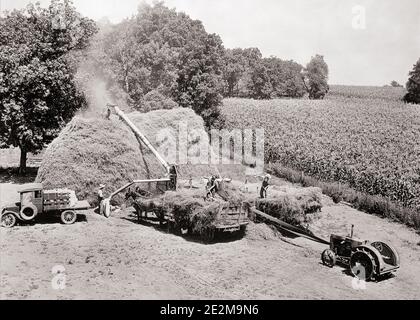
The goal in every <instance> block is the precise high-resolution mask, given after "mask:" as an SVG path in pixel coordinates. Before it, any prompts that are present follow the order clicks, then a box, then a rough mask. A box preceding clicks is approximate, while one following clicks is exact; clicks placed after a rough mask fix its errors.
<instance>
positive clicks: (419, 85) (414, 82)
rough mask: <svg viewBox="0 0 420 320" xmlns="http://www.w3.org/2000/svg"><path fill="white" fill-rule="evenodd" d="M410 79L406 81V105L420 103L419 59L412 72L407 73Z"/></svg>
mask: <svg viewBox="0 0 420 320" xmlns="http://www.w3.org/2000/svg"><path fill="white" fill-rule="evenodd" d="M409 76H410V78H409V79H408V81H407V85H406V88H407V91H408V93H407V94H406V95H405V97H404V101H405V102H408V103H418V104H419V103H420V59H419V60H418V61H417V63H416V64H415V65H414V67H413V70H411V71H410V73H409Z"/></svg>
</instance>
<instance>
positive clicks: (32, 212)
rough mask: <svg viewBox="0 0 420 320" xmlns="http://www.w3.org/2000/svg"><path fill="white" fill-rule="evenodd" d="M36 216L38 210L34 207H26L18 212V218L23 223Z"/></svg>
mask: <svg viewBox="0 0 420 320" xmlns="http://www.w3.org/2000/svg"><path fill="white" fill-rule="evenodd" d="M37 215H38V209H37V207H35V206H34V205H27V206H25V207H23V208H22V210H21V211H20V217H21V218H22V220H24V221H31V220H33V219H35V217H36V216H37Z"/></svg>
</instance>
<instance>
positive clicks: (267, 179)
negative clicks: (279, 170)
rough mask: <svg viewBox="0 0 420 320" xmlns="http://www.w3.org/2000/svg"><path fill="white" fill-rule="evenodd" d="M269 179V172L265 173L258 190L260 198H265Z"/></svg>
mask: <svg viewBox="0 0 420 320" xmlns="http://www.w3.org/2000/svg"><path fill="white" fill-rule="evenodd" d="M270 179H271V176H270V175H269V174H267V175H266V176H265V177H264V180H263V183H262V186H261V190H260V197H261V199H265V198H267V189H268V185H269V184H268V183H269V181H270Z"/></svg>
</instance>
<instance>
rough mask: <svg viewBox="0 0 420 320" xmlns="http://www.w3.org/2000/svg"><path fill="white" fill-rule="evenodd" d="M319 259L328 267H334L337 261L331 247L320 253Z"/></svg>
mask: <svg viewBox="0 0 420 320" xmlns="http://www.w3.org/2000/svg"><path fill="white" fill-rule="evenodd" d="M321 260H322V263H323V264H324V265H325V266H327V267H330V268H332V267H334V266H335V264H336V262H337V258H336V256H335V252H334V251H332V250H331V249H327V250H325V251H324V252H323V253H322V255H321Z"/></svg>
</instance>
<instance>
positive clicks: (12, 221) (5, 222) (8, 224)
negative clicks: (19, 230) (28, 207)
mask: <svg viewBox="0 0 420 320" xmlns="http://www.w3.org/2000/svg"><path fill="white" fill-rule="evenodd" d="M15 225H16V216H15V215H14V214H13V213H5V214H3V215H2V216H1V226H2V227H4V228H13V227H14V226H15Z"/></svg>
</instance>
